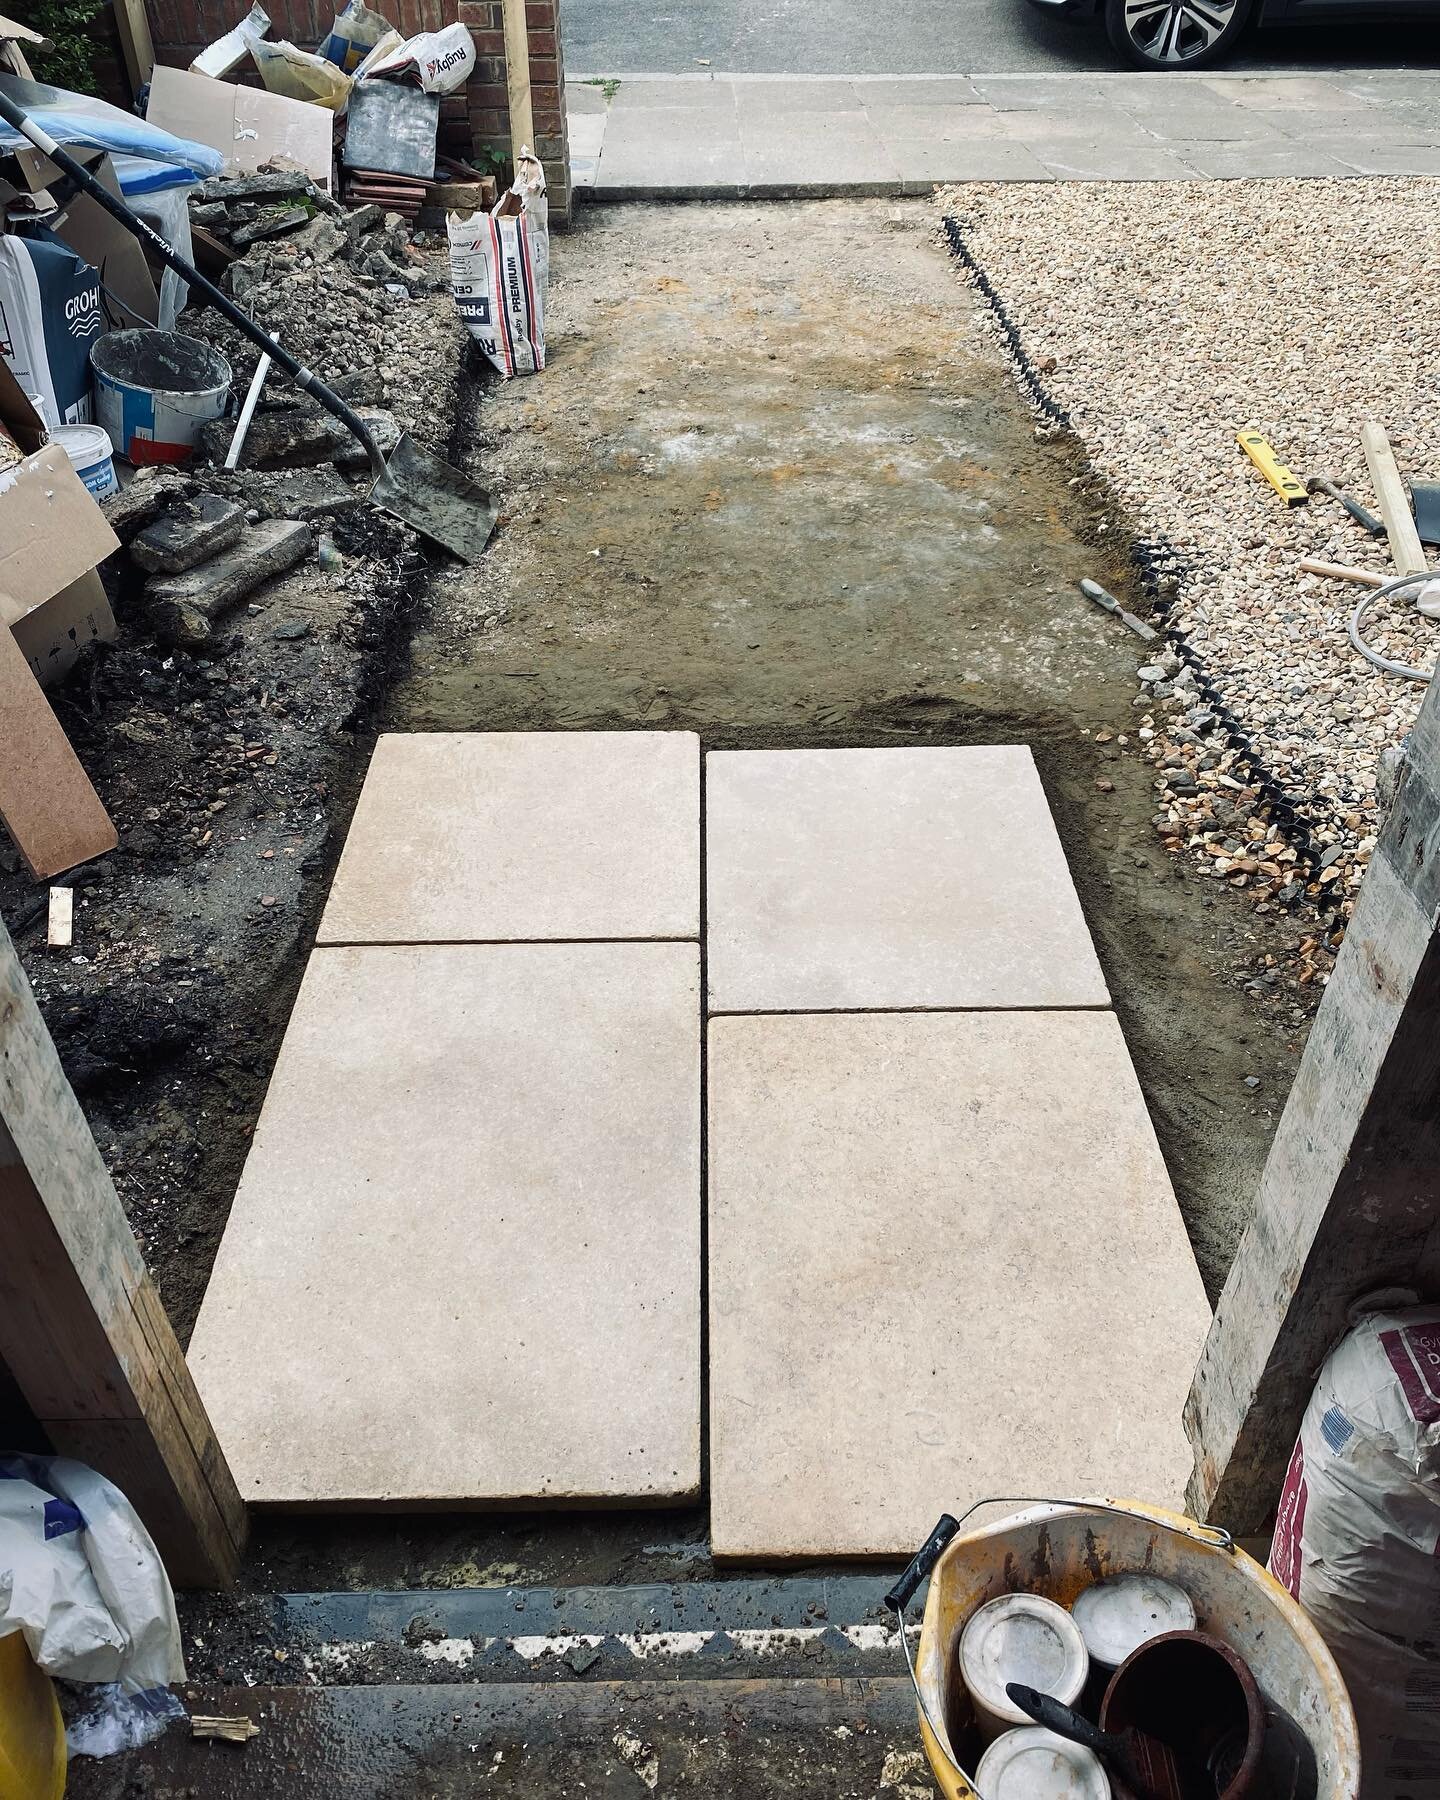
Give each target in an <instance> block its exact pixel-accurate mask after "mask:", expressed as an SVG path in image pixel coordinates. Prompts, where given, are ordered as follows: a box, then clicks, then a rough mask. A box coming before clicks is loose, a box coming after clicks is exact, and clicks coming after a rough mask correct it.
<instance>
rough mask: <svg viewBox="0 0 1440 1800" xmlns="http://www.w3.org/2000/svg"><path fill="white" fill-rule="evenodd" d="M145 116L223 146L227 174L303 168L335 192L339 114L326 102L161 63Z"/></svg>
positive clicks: (199, 141)
mask: <svg viewBox="0 0 1440 1800" xmlns="http://www.w3.org/2000/svg"><path fill="white" fill-rule="evenodd" d="M145 117H146V118H147V119H149V120H150V122H151V123H152V124H155V125H159V126H161V127H162V128H163V129H164V130H166V131H172V132H174V134H175V135H176V137H183V138H189V139H190V140H191V142H192V143H196V144H208V145H209V146H210V148H211V149H212V150H218V151H219V152H220V154H221V155H222V156H223V157H224V158H225V173H226V174H227V175H253V174H254V173H255V172H256V170H257V169H260V168H264V167H267V166H271V165H273V166H274V167H276V168H281V169H304V170H305V172H306V174H307V175H309V177H310V179H311V180H312V181H313V182H314V183H315V185H316V187H318V188H321V189H322V190H323V191H324V192H325V193H327V194H328V193H329V191H330V165H331V161H332V159H333V151H334V136H335V115H334V113H332V112H330V111H329V110H328V109H327V108H325V107H323V106H312V105H311V104H310V102H309V101H308V100H289V99H287V98H286V97H285V96H284V95H283V94H270V93H266V92H265V91H264V90H263V89H261V88H247V87H235V86H233V85H232V84H231V83H230V82H228V81H212V80H211V79H210V78H209V76H207V75H191V74H189V73H188V72H187V71H186V70H184V69H168V68H163V67H157V68H156V70H155V73H154V74H153V75H152V77H151V79H150V100H149V104H148V105H147V106H146V108H145Z"/></svg>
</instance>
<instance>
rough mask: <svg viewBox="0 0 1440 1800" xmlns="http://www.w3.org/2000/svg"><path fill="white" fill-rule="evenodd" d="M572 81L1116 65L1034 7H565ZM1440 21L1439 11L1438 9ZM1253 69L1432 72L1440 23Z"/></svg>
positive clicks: (1266, 41) (1315, 37) (665, 2)
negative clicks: (713, 73) (715, 73)
mask: <svg viewBox="0 0 1440 1800" xmlns="http://www.w3.org/2000/svg"><path fill="white" fill-rule="evenodd" d="M561 17H562V21H563V30H564V42H565V61H566V67H567V70H568V71H570V72H571V73H574V74H584V75H601V74H622V73H623V74H640V73H644V72H654V73H676V72H681V71H698V70H700V69H703V68H705V67H706V66H707V65H708V66H709V67H711V68H713V69H716V70H726V71H728V72H731V73H735V74H776V75H778V74H792V75H829V74H844V75H879V74H901V75H922V74H972V73H983V74H1010V73H1013V72H1016V71H1020V70H1047V71H1063V70H1065V69H1113V68H1116V67H1118V66H1119V65H1118V64H1117V61H1116V59H1115V56H1114V54H1113V53H1112V51H1111V49H1110V46H1109V43H1108V42H1107V41H1106V37H1105V33H1104V31H1103V30H1102V29H1101V28H1100V27H1099V26H1098V25H1097V24H1095V23H1094V22H1093V21H1075V22H1071V21H1068V20H1065V19H1057V18H1053V17H1051V16H1048V15H1046V14H1043V13H1041V12H1040V11H1038V10H1037V8H1035V7H1034V6H1032V5H1030V4H1029V0H890V4H889V5H886V6H877V5H876V4H875V0H563V5H562V12H561ZM1437 17H1440V7H1437ZM1227 66H1229V67H1232V68H1246V69H1252V70H1254V69H1269V68H1277V69H1295V68H1302V69H1320V68H1376V67H1379V68H1397V67H1415V68H1436V67H1440V22H1437V24H1436V25H1435V26H1433V27H1422V26H1417V25H1414V24H1409V25H1405V24H1376V23H1372V24H1368V25H1352V26H1335V25H1332V26H1326V27H1307V28H1305V29H1303V30H1294V31H1288V30H1280V31H1266V32H1256V31H1252V32H1250V33H1249V34H1247V38H1246V41H1245V42H1244V43H1243V44H1242V46H1241V48H1240V51H1239V54H1238V55H1237V56H1236V57H1234V58H1233V59H1232V61H1231V63H1230V64H1229V65H1227Z"/></svg>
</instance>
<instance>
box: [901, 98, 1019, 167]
mask: <svg viewBox="0 0 1440 1800" xmlns="http://www.w3.org/2000/svg"><path fill="white" fill-rule="evenodd" d="M865 115H866V117H867V118H868V119H869V121H870V123H871V125H872V126H873V127H874V128H875V130H876V132H877V133H878V134H879V135H880V137H882V138H883V139H884V140H885V142H886V143H887V144H888V145H889V146H890V148H891V151H892V152H893V153H895V154H897V155H898V154H899V153H900V152H901V151H903V150H904V149H905V148H907V147H908V146H909V145H911V144H958V143H973V142H989V143H996V144H1003V143H1007V142H1013V141H1014V140H1013V136H1012V133H1011V132H1010V130H1009V129H1008V127H1009V125H1010V124H1011V122H1012V120H1013V118H1014V116H1015V115H1013V114H1010V113H998V112H996V111H995V109H994V107H992V106H985V105H983V104H980V103H979V102H977V103H976V104H975V105H974V106H870V107H867V108H866V109H865Z"/></svg>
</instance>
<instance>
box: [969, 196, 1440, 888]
mask: <svg viewBox="0 0 1440 1800" xmlns="http://www.w3.org/2000/svg"><path fill="white" fill-rule="evenodd" d="M937 199H938V203H939V206H940V208H941V211H942V213H944V214H945V215H948V216H949V217H951V218H953V219H954V220H955V221H956V222H957V224H958V225H959V227H960V231H961V234H962V236H963V239H964V243H965V245H966V247H967V249H968V250H969V252H970V254H971V255H972V256H973V257H974V259H975V261H976V262H977V263H978V264H979V266H980V268H981V269H983V271H984V272H985V275H986V276H987V277H988V279H989V282H990V284H991V286H992V288H993V290H994V294H995V297H996V298H997V299H998V300H999V302H1000V303H1001V304H1002V305H1003V307H1004V310H1005V312H1006V314H1008V317H1009V319H1010V321H1011V323H1012V324H1013V326H1014V327H1015V329H1016V331H1017V332H1018V335H1019V340H1020V344H1021V345H1022V347H1023V352H1024V355H1025V357H1026V358H1027V359H1028V361H1029V364H1030V367H1031V369H1032V370H1033V372H1034V374H1035V376H1036V377H1037V378H1038V381H1039V383H1040V385H1041V387H1042V389H1043V390H1044V392H1045V393H1047V394H1048V395H1049V396H1050V398H1051V399H1052V400H1053V401H1054V402H1056V403H1057V404H1058V406H1060V407H1063V408H1064V409H1065V411H1066V412H1067V413H1068V414H1069V419H1070V424H1071V427H1072V428H1073V430H1074V431H1075V432H1076V433H1077V434H1078V436H1079V438H1080V440H1081V441H1082V443H1083V444H1084V446H1085V449H1086V451H1087V453H1088V456H1089V460H1090V463H1091V465H1092V467H1093V468H1094V470H1095V471H1096V473H1097V474H1098V475H1099V476H1100V477H1102V478H1103V480H1104V482H1105V483H1107V484H1108V487H1109V489H1110V491H1111V492H1112V493H1113V495H1114V496H1115V497H1116V498H1117V499H1118V500H1119V502H1120V503H1121V505H1122V507H1123V509H1124V512H1125V515H1126V518H1125V520H1124V521H1121V520H1114V521H1112V526H1113V528H1118V529H1127V528H1128V529H1131V530H1134V531H1137V532H1138V533H1139V534H1140V536H1141V537H1142V538H1143V539H1145V540H1148V541H1149V542H1151V543H1153V544H1158V545H1161V546H1168V547H1169V549H1170V550H1172V551H1173V552H1174V553H1175V557H1176V559H1177V560H1176V563H1175V565H1174V566H1175V567H1176V569H1177V570H1178V571H1180V573H1179V577H1178V590H1177V598H1176V602H1175V604H1174V606H1173V609H1172V610H1171V612H1170V613H1169V615H1168V621H1169V623H1170V624H1171V625H1172V626H1174V627H1176V628H1177V629H1178V630H1180V631H1181V632H1183V633H1184V635H1185V637H1186V638H1187V639H1188V641H1189V643H1190V645H1191V646H1192V648H1193V651H1194V655H1195V658H1196V659H1197V661H1198V666H1199V668H1200V671H1201V674H1202V676H1203V677H1208V679H1209V680H1210V681H1211V682H1212V683H1213V684H1214V686H1215V688H1217V689H1218V690H1219V693H1220V695H1221V697H1222V700H1223V702H1224V704H1225V705H1226V706H1228V707H1229V709H1230V711H1231V712H1232V713H1233V714H1234V715H1235V717H1236V719H1237V720H1238V723H1239V727H1240V730H1241V732H1242V734H1243V735H1244V737H1245V738H1247V739H1248V740H1249V743H1250V744H1251V745H1252V746H1253V749H1254V753H1255V755H1256V757H1257V758H1258V759H1259V761H1260V762H1261V763H1263V764H1264V765H1265V766H1266V767H1268V769H1269V770H1270V771H1271V772H1272V773H1273V775H1274V776H1275V778H1276V779H1277V781H1278V783H1279V785H1280V787H1281V788H1283V789H1284V790H1285V791H1286V792H1287V793H1288V794H1289V795H1290V796H1292V797H1293V798H1294V799H1295V800H1296V801H1297V802H1298V803H1299V805H1298V811H1299V814H1300V817H1301V819H1302V821H1304V822H1305V823H1308V825H1309V826H1310V830H1311V843H1312V847H1313V858H1312V859H1310V860H1307V858H1306V857H1305V856H1303V855H1302V856H1299V857H1297V856H1296V855H1295V853H1294V851H1293V849H1287V847H1286V844H1285V840H1284V837H1283V835H1282V834H1281V833H1280V832H1279V831H1278V830H1277V828H1276V826H1275V824H1274V821H1273V814H1272V810H1271V808H1270V807H1269V806H1268V804H1267V801H1266V797H1265V795H1264V793H1263V792H1262V791H1261V789H1260V788H1259V786H1258V785H1257V784H1256V783H1255V781H1254V779H1253V776H1252V772H1251V766H1250V765H1249V764H1248V762H1247V761H1246V759H1245V758H1243V757H1237V756H1236V755H1235V754H1234V750H1233V747H1232V746H1230V745H1227V742H1226V741H1225V737H1224V732H1223V727H1221V726H1219V725H1217V724H1216V722H1215V721H1214V716H1213V714H1212V713H1211V711H1210V708H1209V707H1208V706H1206V705H1205V704H1204V702H1203V697H1202V696H1201V695H1200V694H1199V693H1198V692H1197V691H1196V689H1195V687H1194V677H1193V675H1192V674H1191V673H1190V671H1188V670H1187V669H1186V667H1185V666H1184V663H1183V662H1182V661H1180V660H1178V659H1177V658H1176V657H1175V656H1174V655H1173V654H1169V653H1166V654H1164V655H1159V656H1154V657H1150V658H1149V659H1148V660H1147V661H1142V692H1141V694H1140V695H1139V696H1137V702H1136V706H1137V735H1138V737H1139V738H1140V740H1141V741H1142V742H1144V743H1145V745H1146V749H1147V754H1148V755H1149V756H1150V757H1151V759H1152V761H1153V762H1154V763H1155V764H1156V766H1157V777H1156V780H1157V792H1158V795H1159V802H1160V803H1159V809H1158V811H1157V814H1156V825H1157V827H1158V828H1159V829H1160V830H1161V832H1162V835H1163V836H1164V837H1165V839H1166V842H1167V845H1168V846H1169V847H1170V848H1171V849H1172V851H1174V852H1175V853H1176V854H1181V853H1186V852H1188V853H1189V854H1191V855H1192V856H1193V857H1194V858H1195V859H1196V861H1197V862H1198V863H1199V864H1200V865H1201V866H1203V867H1205V868H1206V869H1207V871H1208V872H1210V873H1211V874H1213V875H1215V876H1216V877H1217V878H1218V879H1223V880H1227V881H1229V882H1230V883H1231V885H1233V886H1236V887H1249V888H1251V889H1253V890H1254V892H1255V897H1256V900H1257V903H1258V905H1259V907H1261V908H1263V909H1266V910H1268V909H1269V908H1270V907H1271V906H1272V905H1274V904H1277V903H1279V904H1286V905H1290V904H1295V903H1297V902H1298V901H1300V900H1301V899H1302V897H1303V898H1308V899H1309V900H1311V901H1313V902H1315V903H1317V904H1319V905H1320V906H1321V907H1322V909H1324V910H1327V911H1330V912H1334V911H1337V910H1338V911H1339V913H1340V914H1341V916H1342V917H1343V916H1344V915H1345V914H1348V911H1349V909H1350V905H1349V901H1348V899H1347V896H1348V895H1350V894H1351V893H1352V891H1353V889H1354V888H1356V887H1358V885H1359V883H1360V879H1361V877H1362V874H1363V871H1364V865H1365V862H1366V861H1367V860H1368V857H1369V853H1370V851H1371V850H1372V849H1373V847H1374V841H1375V840H1374V834H1375V831H1376V830H1377V828H1378V817H1379V811H1380V802H1379V801H1378V800H1377V795H1376V783H1377V774H1379V775H1380V779H1381V783H1382V790H1383V780H1384V777H1383V772H1382V771H1381V770H1380V763H1381V759H1382V753H1384V752H1385V751H1386V750H1387V748H1389V747H1390V746H1393V745H1396V744H1398V743H1399V742H1400V740H1401V739H1402V738H1403V737H1404V735H1405V733H1406V732H1407V731H1408V729H1409V727H1410V725H1411V724H1412V722H1413V721H1414V718H1415V714H1416V712H1417V711H1418V709H1419V704H1420V699H1421V695H1422V694H1423V692H1424V689H1423V687H1422V686H1421V685H1420V684H1419V683H1418V682H1414V681H1407V680H1405V679H1403V678H1398V677H1394V676H1391V675H1388V674H1385V673H1383V672H1382V671H1380V670H1379V669H1377V668H1375V667H1374V666H1372V665H1371V664H1370V663H1368V662H1367V661H1366V660H1365V659H1364V658H1363V657H1361V656H1360V655H1359V654H1358V653H1357V652H1356V651H1355V650H1353V649H1352V647H1351V645H1350V643H1349V640H1348V635H1347V625H1348V621H1349V617H1350V614H1351V612H1352V611H1353V609H1354V607H1355V605H1356V603H1357V601H1358V600H1359V599H1360V598H1362V597H1363V595H1364V593H1365V591H1366V590H1364V589H1363V588H1360V587H1358V586H1354V585H1351V584H1349V583H1343V582H1337V581H1333V580H1330V579H1328V578H1324V577H1318V576H1311V575H1305V574H1302V573H1301V572H1300V570H1299V568H1298V563H1299V560H1300V558H1301V557H1319V558H1323V559H1325V560H1327V561H1330V562H1338V563H1348V564H1352V565H1357V566H1359V567H1362V568H1369V569H1374V570H1377V571H1382V572H1386V573H1387V574H1388V575H1390V576H1393V574H1394V570H1393V568H1392V566H1391V564H1390V560H1389V555H1388V552H1387V550H1386V548H1385V545H1384V540H1383V539H1382V540H1379V541H1377V540H1375V539H1372V538H1370V537H1369V536H1367V535H1366V534H1365V533H1364V532H1363V531H1362V530H1361V529H1360V528H1359V527H1358V526H1357V525H1355V524H1354V523H1352V521H1351V520H1350V519H1349V518H1348V516H1347V515H1346V514H1345V513H1344V512H1343V511H1342V510H1341V508H1340V507H1339V505H1338V504H1337V503H1336V502H1335V501H1333V500H1331V499H1329V498H1328V497H1326V496H1324V495H1323V494H1322V495H1318V496H1316V498H1314V499H1313V500H1311V501H1310V502H1309V504H1308V505H1304V506H1296V507H1287V506H1286V505H1285V504H1284V503H1283V502H1282V501H1281V499H1280V498H1279V496H1278V495H1276V494H1275V493H1274V491H1273V490H1272V489H1271V488H1270V487H1269V486H1268V485H1267V484H1266V483H1265V482H1264V481H1263V480H1262V478H1261V477H1260V475H1259V473H1258V471H1256V470H1255V469H1254V468H1253V467H1252V466H1251V464H1250V463H1249V462H1248V460H1247V459H1246V458H1245V456H1244V455H1243V453H1242V452H1241V451H1240V449H1239V448H1238V446H1237V445H1236V442H1235V436H1236V433H1237V432H1238V431H1240V430H1241V429H1245V428H1253V429H1256V430H1259V431H1260V432H1262V433H1264V435H1265V436H1266V437H1267V438H1269V440H1270V442H1271V443H1272V444H1273V445H1274V447H1275V450H1276V452H1277V454H1278V455H1279V457H1280V459H1281V460H1282V462H1285V463H1287V464H1288V465H1289V467H1290V468H1291V469H1292V470H1293V471H1294V472H1295V473H1296V474H1297V475H1298V476H1299V477H1300V478H1301V479H1302V480H1303V479H1304V478H1305V477H1306V476H1308V475H1324V476H1328V477H1329V478H1330V479H1331V480H1333V481H1336V482H1338V483H1339V485H1340V486H1341V487H1343V488H1345V489H1346V490H1347V491H1349V492H1351V493H1353V494H1355V495H1356V497H1357V498H1359V499H1361V500H1362V501H1364V502H1365V504H1367V505H1369V506H1371V507H1372V508H1373V507H1374V495H1373V493H1372V491H1371V488H1370V483H1369V478H1368V473H1367V470H1366V466H1365V458H1364V454H1363V452H1362V450H1361V447H1360V428H1361V425H1362V424H1363V423H1364V421H1365V420H1366V419H1367V418H1374V419H1378V420H1379V421H1380V422H1381V423H1382V424H1383V425H1384V426H1385V428H1386V430H1387V431H1388V432H1389V434H1390V439H1391V442H1392V444H1393V445H1394V448H1395V452H1396V456H1397V458H1398V460H1399V464H1400V467H1401V470H1402V471H1403V472H1404V473H1405V474H1407V475H1410V476H1412V477H1414V478H1417V479H1440V227H1437V223H1436V221H1437V219H1440V180H1431V179H1421V178H1407V179H1403V180H1392V179H1375V180H1368V179H1367V180H1346V181H1246V182H1239V181H1229V182H1207V183H1205V184H1203V185H1202V184H1200V183H1193V182H1166V183H1119V182H1109V183H1099V182H1065V183H1056V184H1054V185H1045V186H1040V185H1036V186H1020V185H1018V184H1005V185H1003V186H1002V185H994V184H976V185H973V186H965V187H952V188H947V189H943V190H941V192H940V194H939V195H938V196H937ZM1436 560H1437V561H1440V556H1437V559H1436ZM1367 630H1368V636H1369V638H1370V640H1371V642H1372V643H1374V644H1375V646H1376V647H1377V648H1379V649H1381V650H1382V652H1383V653H1385V654H1387V655H1388V656H1390V657H1392V658H1394V659H1396V660H1398V661H1402V662H1407V663H1412V664H1416V665H1418V666H1420V667H1422V668H1429V667H1431V666H1432V665H1433V663H1434V661H1435V656H1436V652H1437V649H1440V623H1435V622H1432V621H1430V620H1428V619H1424V618H1422V617H1421V616H1420V615H1418V614H1417V613H1416V612H1415V610H1414V608H1413V605H1412V604H1411V603H1410V602H1408V601H1405V600H1400V601H1396V602H1382V603H1381V604H1380V607H1379V608H1378V609H1377V611H1376V613H1375V614H1373V615H1372V618H1371V622H1370V625H1369V627H1368V628H1367Z"/></svg>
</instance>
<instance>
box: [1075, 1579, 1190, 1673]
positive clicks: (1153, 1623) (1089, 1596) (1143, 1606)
mask: <svg viewBox="0 0 1440 1800" xmlns="http://www.w3.org/2000/svg"><path fill="white" fill-rule="evenodd" d="M1071 1611H1072V1613H1073V1615H1074V1619H1075V1623H1076V1624H1077V1625H1078V1626H1079V1627H1080V1635H1081V1636H1082V1637H1083V1638H1084V1640H1085V1648H1086V1649H1087V1650H1088V1651H1089V1652H1090V1655H1091V1657H1092V1658H1093V1659H1094V1660H1095V1661H1096V1662H1097V1663H1102V1664H1103V1665H1104V1666H1105V1667H1106V1668H1107V1669H1118V1668H1119V1667H1120V1665H1121V1663H1123V1662H1124V1660H1125V1658H1126V1657H1127V1656H1129V1655H1130V1653H1131V1651H1132V1650H1138V1649H1139V1648H1140V1646H1141V1645H1142V1644H1145V1643H1148V1642H1149V1641H1150V1639H1151V1638H1153V1637H1159V1636H1160V1635H1161V1634H1162V1633H1163V1632H1167V1631H1193V1630H1194V1629H1195V1603H1194V1601H1193V1600H1191V1598H1190V1596H1189V1595H1188V1594H1187V1593H1186V1592H1185V1590H1184V1588H1182V1587H1177V1586H1176V1584H1175V1583H1174V1582H1173V1581H1165V1580H1163V1579H1162V1578H1161V1577H1160V1576H1159V1575H1145V1574H1141V1573H1139V1572H1136V1573H1134V1574H1129V1575H1111V1576H1109V1577H1108V1578H1107V1579H1106V1580H1104V1581H1097V1582H1096V1583H1095V1585H1094V1587H1088V1588H1086V1589H1085V1591H1084V1593H1083V1594H1081V1595H1080V1597H1079V1599H1078V1600H1076V1602H1075V1604H1074V1606H1073V1607H1072V1608H1071Z"/></svg>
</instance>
